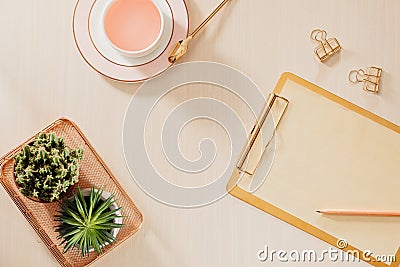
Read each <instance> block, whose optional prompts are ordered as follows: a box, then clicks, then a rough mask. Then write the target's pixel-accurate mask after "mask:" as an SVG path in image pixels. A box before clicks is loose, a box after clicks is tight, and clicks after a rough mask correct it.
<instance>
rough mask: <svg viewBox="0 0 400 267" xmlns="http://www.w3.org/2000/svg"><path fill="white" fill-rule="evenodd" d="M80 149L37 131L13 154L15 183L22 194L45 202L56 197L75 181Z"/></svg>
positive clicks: (80, 154) (80, 156) (76, 179)
mask: <svg viewBox="0 0 400 267" xmlns="http://www.w3.org/2000/svg"><path fill="white" fill-rule="evenodd" d="M82 158H83V150H82V149H70V148H68V147H67V146H66V145H65V141H64V138H63V137H58V136H57V135H56V134H55V133H53V132H52V133H49V134H47V133H40V134H39V135H37V136H36V137H35V138H34V140H33V141H32V142H31V143H29V144H28V145H25V146H24V147H23V148H22V150H21V151H20V152H19V153H17V154H16V155H15V156H14V159H15V163H14V176H15V182H16V183H17V185H18V186H19V187H20V191H21V193H22V194H23V195H24V196H27V197H32V198H35V199H39V200H41V201H45V202H52V201H55V200H58V199H59V198H60V195H62V194H63V193H65V192H66V191H67V190H68V188H69V187H70V186H72V185H73V184H75V183H76V182H78V176H79V161H80V160H82Z"/></svg>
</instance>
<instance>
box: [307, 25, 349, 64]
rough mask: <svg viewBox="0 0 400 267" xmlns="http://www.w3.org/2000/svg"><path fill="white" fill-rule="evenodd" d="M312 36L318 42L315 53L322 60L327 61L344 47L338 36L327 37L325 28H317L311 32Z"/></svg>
mask: <svg viewBox="0 0 400 267" xmlns="http://www.w3.org/2000/svg"><path fill="white" fill-rule="evenodd" d="M310 36H311V39H312V40H314V41H317V42H318V46H317V47H316V48H315V49H314V53H315V55H317V57H318V59H319V60H320V61H321V62H325V61H326V60H328V59H329V58H330V57H332V56H333V55H335V54H337V53H338V52H339V51H340V50H341V49H342V47H341V46H340V44H339V42H338V40H337V39H336V38H329V39H326V37H327V33H326V31H324V30H320V29H315V30H313V31H312V32H311V35H310Z"/></svg>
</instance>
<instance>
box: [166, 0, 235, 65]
mask: <svg viewBox="0 0 400 267" xmlns="http://www.w3.org/2000/svg"><path fill="white" fill-rule="evenodd" d="M229 1H230V0H224V1H222V3H221V4H219V6H217V7H216V8H215V9H214V11H213V12H212V13H211V14H210V15H209V16H208V17H207V18H206V19H205V20H204V21H203V22H202V23H201V24H200V25H199V26H198V27H197V28H196V29H195V30H194V31H193V32H192V33H191V34H190V35H189V36H188V37H187V38H186V39H184V40H180V41H179V42H177V43H176V44H175V45H174V47H173V48H172V50H171V52H170V53H169V57H168V61H169V62H171V63H175V62H176V61H178V60H179V59H180V58H181V57H182V56H183V55H184V54H186V52H187V50H188V46H189V43H190V41H191V40H192V39H193V38H194V37H195V36H196V35H197V33H199V31H200V30H201V29H202V28H203V27H204V26H205V25H206V24H207V23H208V22H209V21H210V20H211V19H212V18H213V17H214V16H215V15H216V14H217V13H218V11H220V10H221V8H222V7H223V6H224V5H225V4H226V3H228V2H229Z"/></svg>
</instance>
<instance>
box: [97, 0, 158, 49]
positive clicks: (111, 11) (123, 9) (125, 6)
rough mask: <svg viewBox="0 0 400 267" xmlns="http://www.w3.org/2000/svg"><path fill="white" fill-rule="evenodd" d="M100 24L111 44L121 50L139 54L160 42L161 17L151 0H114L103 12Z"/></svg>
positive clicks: (156, 5) (156, 6)
mask: <svg viewBox="0 0 400 267" xmlns="http://www.w3.org/2000/svg"><path fill="white" fill-rule="evenodd" d="M103 28H104V31H105V33H106V36H107V38H108V40H109V41H110V44H111V45H112V46H113V47H114V48H115V49H116V50H118V51H119V52H121V54H123V55H126V56H130V57H141V56H145V55H148V54H150V53H151V52H152V51H153V50H154V49H155V48H156V47H157V45H158V44H159V42H160V39H161V35H162V33H163V30H164V18H163V15H162V13H161V10H160V8H159V7H158V4H157V2H155V1H152V0H113V1H110V3H109V5H108V6H107V7H106V10H105V12H104V15H103Z"/></svg>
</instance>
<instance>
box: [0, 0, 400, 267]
mask: <svg viewBox="0 0 400 267" xmlns="http://www.w3.org/2000/svg"><path fill="white" fill-rule="evenodd" d="M217 4H218V1H216V0H202V1H200V0H188V1H187V5H188V9H189V13H190V19H191V26H192V27H194V26H195V25H197V24H198V23H199V22H200V21H201V19H202V18H203V17H204V16H206V15H207V14H208V12H209V11H210V10H211V9H212V8H213V7H215V6H216V5H217ZM74 6H75V2H74V1H72V0H71V1H50V0H35V1H34V0H25V1H4V0H3V1H1V2H0V12H1V14H0V36H1V37H2V38H1V49H0V103H1V104H0V112H1V114H2V115H1V117H0V118H1V121H2V127H1V130H0V139H1V140H2V142H1V143H0V154H1V155H3V154H5V153H6V152H7V151H9V149H11V148H13V147H15V146H16V145H18V144H19V143H20V142H22V141H23V140H25V139H26V138H27V137H28V136H31V135H32V133H34V132H36V131H38V130H40V129H41V128H42V127H44V126H45V125H47V124H48V123H49V122H51V121H53V120H55V119H56V118H58V117H61V116H67V117H70V118H71V119H73V120H74V121H75V122H76V123H77V124H78V125H79V126H80V127H81V128H82V130H83V131H84V132H85V133H86V135H87V136H88V137H89V139H90V140H91V141H92V143H93V145H94V146H95V147H96V149H97V150H98V152H99V153H100V154H101V155H102V157H103V158H104V160H105V161H106V163H107V164H108V165H109V167H110V168H111V170H112V171H113V172H114V174H115V175H116V176H117V177H118V178H119V180H120V183H121V184H122V185H123V186H124V188H125V189H126V191H127V192H128V193H129V194H130V196H131V197H132V199H133V200H134V201H135V203H136V204H137V205H138V207H139V208H140V209H141V210H142V211H143V214H144V225H143V228H142V229H141V230H140V232H138V233H137V234H136V235H135V236H134V237H133V238H131V239H129V240H128V241H127V242H125V243H124V244H123V245H121V246H120V247H118V249H116V250H114V251H113V252H112V253H111V254H110V255H107V256H106V257H104V258H103V259H101V260H100V261H99V262H97V263H96V264H95V265H94V266H146V267H147V266H157V267H158V266H162V267H163V266H195V267H197V266H199V267H200V266H264V265H268V266H280V265H281V264H284V263H279V262H277V261H274V262H272V263H270V262H268V263H261V262H259V261H258V259H257V252H258V251H259V250H260V249H263V248H264V246H265V245H268V247H269V248H270V249H275V250H280V249H285V250H288V251H290V250H292V249H299V250H302V249H315V250H317V251H322V250H323V249H327V245H326V244H325V243H323V242H321V241H319V240H317V239H315V238H313V237H310V236H308V235H306V234H304V233H302V232H300V231H298V230H296V229H293V228H292V227H290V226H288V225H286V224H284V223H282V222H280V221H278V220H276V219H274V218H272V217H270V216H268V215H266V214H265V213H263V212H261V211H258V210H256V209H255V208H253V207H251V206H249V205H247V204H245V203H242V202H240V201H239V200H237V199H234V198H232V197H230V196H227V197H225V198H224V199H222V200H220V201H218V202H216V203H214V204H212V205H209V206H207V207H203V208H199V209H192V210H185V209H177V208H171V207H168V206H165V205H163V204H160V203H158V202H156V201H154V200H153V199H151V198H149V197H148V196H147V195H146V194H145V193H143V192H142V191H141V190H140V189H139V188H138V186H137V185H136V184H135V183H134V182H133V180H132V179H131V177H130V175H129V173H128V170H127V168H126V165H125V161H124V157H123V153H122V141H121V134H122V123H123V117H124V113H125V109H126V107H127V105H128V103H129V100H130V98H131V96H132V95H133V94H134V92H135V91H136V90H137V89H138V87H139V86H140V84H121V83H116V82H113V81H110V80H107V79H105V78H103V77H101V76H100V75H98V74H97V73H96V72H95V71H93V70H92V69H90V67H89V66H88V65H87V64H86V63H85V62H84V61H83V59H82V58H81V57H80V55H79V53H78V51H77V49H76V47H75V44H74V41H73V36H72V30H71V24H72V14H73V9H74ZM399 25H400V2H399V1H398V0H337V1H328V0H305V1H297V0H283V1H269V0H252V1H248V0H247V1H246V0H232V3H230V4H229V6H228V7H227V8H226V9H225V10H224V12H223V14H221V15H220V16H219V17H218V18H216V19H215V20H214V21H213V23H212V24H211V25H210V27H208V29H207V30H206V31H205V32H203V33H202V34H201V35H200V36H199V39H198V40H197V41H196V42H193V44H192V46H191V48H190V54H188V55H187V56H186V57H185V58H184V60H183V61H195V60H204V61H216V62H221V63H224V64H228V65H231V66H232V67H235V68H237V69H239V70H241V71H242V72H244V73H245V74H247V75H248V76H250V77H251V78H252V79H253V80H254V81H255V82H256V83H257V84H258V85H259V86H260V88H261V89H262V90H263V92H264V93H268V92H270V91H271V90H272V89H273V87H274V85H275V83H276V81H277V80H278V77H279V76H280V74H281V73H282V72H285V71H291V72H294V73H296V74H298V75H300V76H302V77H303V78H305V79H307V80H310V81H312V82H314V83H316V84H318V85H320V86H322V87H324V88H326V89H327V90H330V91H332V92H334V93H336V94H338V95H340V96H342V97H344V98H345V99H347V100H349V101H352V102H354V103H356V104H358V105H361V106H362V107H364V108H366V109H368V110H371V111H372V112H374V113H376V114H378V115H380V116H383V117H385V118H386V119H388V120H390V121H392V122H394V123H396V124H400V112H399V106H400V89H399V85H400V51H399V47H400V30H399ZM314 28H323V29H326V30H327V31H328V34H329V36H332V37H337V38H338V40H339V41H340V42H341V44H342V46H343V48H344V50H343V51H342V52H341V54H340V55H339V56H338V57H336V58H335V59H333V60H332V61H330V62H328V63H327V64H321V63H319V62H318V61H317V60H316V59H315V57H314V55H313V49H314V46H315V44H314V43H312V41H311V40H310V39H309V34H310V32H311V30H312V29H314ZM370 65H376V66H379V67H382V68H383V69H384V74H383V75H384V77H383V83H382V93H381V95H379V96H375V95H371V94H368V93H365V92H364V91H362V89H361V85H352V84H350V83H349V82H348V81H347V73H348V71H349V70H350V69H353V68H364V67H367V66H370ZM200 129H201V130H202V131H204V132H205V133H206V132H207V129H208V128H207V124H206V123H205V124H204V125H203V126H202V128H200ZM182 142H183V144H185V142H186V141H184V140H183V141H182ZM187 142H189V141H187ZM188 145H192V144H188ZM0 210H1V212H2V213H1V215H0V266H1V267H3V266H5V267H6V266H57V262H56V261H55V259H53V258H52V255H51V254H50V252H49V251H48V250H47V249H46V248H45V246H44V245H43V244H41V241H40V239H39V237H38V236H37V235H36V233H35V232H34V231H33V230H32V229H31V228H30V226H29V224H28V223H27V222H26V221H25V220H24V218H23V216H22V215H21V214H20V213H19V211H18V210H17V209H16V207H15V206H14V204H13V203H12V201H11V200H10V198H9V197H8V195H7V194H6V192H5V191H4V190H3V189H0ZM305 265H307V266H308V265H309V264H306V263H297V264H296V266H305ZM311 265H319V266H330V265H332V266H333V265H334V266H355V265H357V266H361V265H365V264H363V263H357V264H356V263H353V262H350V263H331V262H329V261H327V262H324V263H319V264H317V263H312V264H311Z"/></svg>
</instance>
